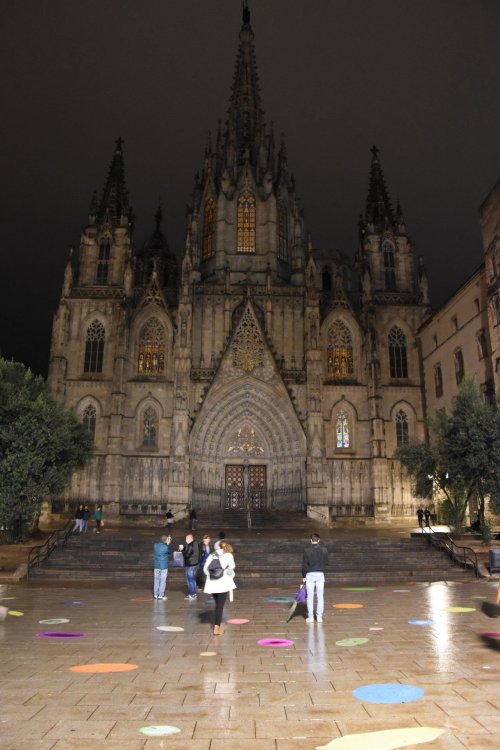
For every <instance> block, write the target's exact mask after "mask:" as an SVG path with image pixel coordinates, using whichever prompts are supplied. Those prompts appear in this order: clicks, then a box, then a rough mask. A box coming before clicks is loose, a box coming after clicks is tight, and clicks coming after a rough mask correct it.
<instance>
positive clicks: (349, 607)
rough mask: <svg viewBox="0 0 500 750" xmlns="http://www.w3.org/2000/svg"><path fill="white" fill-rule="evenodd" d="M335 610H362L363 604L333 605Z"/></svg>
mask: <svg viewBox="0 0 500 750" xmlns="http://www.w3.org/2000/svg"><path fill="white" fill-rule="evenodd" d="M332 606H333V608H334V609H362V607H363V605H362V604H348V603H347V604H333V605H332Z"/></svg>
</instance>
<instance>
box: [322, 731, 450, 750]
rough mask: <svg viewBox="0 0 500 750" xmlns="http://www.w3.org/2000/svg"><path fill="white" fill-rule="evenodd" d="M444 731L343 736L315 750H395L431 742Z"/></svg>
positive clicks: (363, 733) (367, 733)
mask: <svg viewBox="0 0 500 750" xmlns="http://www.w3.org/2000/svg"><path fill="white" fill-rule="evenodd" d="M445 731H446V730H445V729H438V728H437V727H405V728H404V729H382V730H380V731H378V732H362V733H359V734H357V733H356V734H345V735H344V736H343V737H337V738H336V739H334V740H332V741H331V742H329V743H328V745H320V746H319V747H317V748H316V750H395V748H399V747H408V745H411V746H412V747H413V746H414V745H415V746H416V745H417V744H420V743H422V742H432V741H433V740H435V739H437V737H439V736H440V735H442V734H444V732H445Z"/></svg>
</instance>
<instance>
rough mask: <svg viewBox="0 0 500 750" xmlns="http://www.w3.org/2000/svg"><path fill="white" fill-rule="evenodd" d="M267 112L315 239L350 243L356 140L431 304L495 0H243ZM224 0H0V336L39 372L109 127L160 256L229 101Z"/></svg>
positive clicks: (460, 189)
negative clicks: (386, 193)
mask: <svg viewBox="0 0 500 750" xmlns="http://www.w3.org/2000/svg"><path fill="white" fill-rule="evenodd" d="M249 5H250V10H251V21H252V27H253V29H254V32H255V37H256V39H255V42H256V51H257V62H258V68H259V73H260V80H261V90H262V99H263V105H264V110H265V115H266V119H267V121H271V120H272V121H274V124H275V131H276V134H277V136H278V135H279V133H280V132H281V131H284V132H285V133H286V136H287V145H288V159H289V166H290V169H291V170H292V172H293V173H294V175H295V178H296V183H297V188H298V191H299V194H300V196H301V199H302V203H303V206H304V210H305V219H306V224H307V228H308V230H309V231H310V232H311V233H312V237H313V242H314V244H315V246H317V247H320V248H322V249H330V248H331V249H334V248H335V249H339V250H341V251H342V252H344V253H346V254H347V255H349V256H351V257H352V256H353V255H354V253H355V250H356V244H357V218H358V215H359V213H360V212H361V211H363V210H364V204H365V199H366V194H367V186H368V171H369V165H370V158H371V154H370V148H371V146H372V144H374V143H375V144H377V146H378V147H379V149H380V158H381V162H382V166H383V169H384V173H385V177H386V180H387V183H388V187H389V190H390V193H391V196H392V199H393V202H394V203H395V202H396V200H397V199H398V198H399V200H400V201H401V204H402V208H403V212H404V215H405V219H406V223H407V229H408V231H409V233H410V235H411V237H412V239H413V241H414V243H415V246H416V252H417V254H418V255H422V256H423V258H424V262H425V264H426V266H427V269H428V274H429V281H430V289H431V299H432V303H433V305H434V306H437V305H439V304H440V303H442V302H443V301H444V299H445V298H446V297H447V296H448V295H449V294H451V293H452V292H453V291H454V289H456V288H457V287H458V286H459V285H460V284H461V283H462V282H463V281H465V279H466V278H467V276H468V275H470V274H471V273H472V272H473V271H474V270H475V269H476V267H477V266H478V265H479V264H480V263H481V261H482V247H481V239H480V233H479V224H478V218H477V209H478V207H479V205H480V204H481V202H482V201H483V199H484V198H485V196H486V194H487V193H488V191H489V190H490V189H491V187H492V186H493V184H494V183H495V182H496V180H497V178H498V177H499V176H500V137H499V132H500V131H499V126H500V96H499V92H500V45H499V44H498V34H499V31H500V2H498V0H418V1H416V0H308V1H307V2H305V1H304V0H250V3H249ZM240 25H241V2H240V0H182V2H179V1H176V2H172V1H171V0H140V2H139V0H23V2H18V0H3V2H2V3H1V8H0V82H1V88H0V90H1V91H2V99H1V102H2V104H1V107H2V112H3V114H2V117H1V124H2V139H1V141H0V153H1V162H0V163H1V170H0V184H1V188H0V212H1V216H2V222H1V228H2V232H1V246H2V250H1V252H2V264H1V275H0V320H1V326H0V346H1V349H2V353H3V355H4V356H7V357H14V358H16V359H19V360H21V361H24V362H25V363H27V364H29V365H31V366H32V367H33V368H34V369H35V370H36V371H38V372H42V373H44V372H45V370H46V366H47V358H48V350H49V341H50V330H51V322H52V315H53V313H54V311H55V309H56V307H57V303H58V300H59V294H60V289H61V284H62V278H63V271H64V265H65V261H66V258H67V254H68V248H69V247H70V245H75V246H77V245H78V241H79V236H80V231H81V227H82V226H83V225H84V224H85V222H86V218H87V213H88V207H89V203H90V198H91V195H92V191H93V189H94V188H97V189H98V190H99V191H101V189H102V187H103V184H104V180H105V177H106V174H107V170H108V165H109V162H110V159H111V155H112V152H113V147H114V141H115V139H116V138H117V137H118V136H119V135H121V136H123V138H124V139H125V145H124V153H125V166H126V175H127V185H128V189H129V193H130V197H131V201H132V204H133V206H134V209H135V212H136V214H137V225H136V233H135V239H136V242H137V243H138V244H142V242H143V241H144V239H145V238H146V237H147V235H148V234H150V233H151V231H152V230H153V227H154V218H153V215H154V213H155V211H156V208H157V205H158V200H159V197H161V200H162V204H163V211H164V216H165V220H164V230H165V233H166V234H167V237H168V239H169V243H170V246H171V248H173V249H175V250H176V251H177V252H178V253H180V251H181V248H182V242H183V237H184V228H185V221H184V215H185V205H186V203H189V201H190V196H191V191H192V187H193V176H194V173H195V172H196V171H197V170H198V169H199V168H200V166H201V160H202V154H203V149H204V145H205V141H206V133H207V131H208V130H212V132H215V130H216V127H217V121H218V119H219V118H221V119H224V118H225V115H226V110H227V105H228V101H229V93H230V88H231V80H232V73H233V67H234V62H235V56H236V49H237V42H238V32H239V29H240Z"/></svg>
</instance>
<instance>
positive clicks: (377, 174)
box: [365, 146, 394, 226]
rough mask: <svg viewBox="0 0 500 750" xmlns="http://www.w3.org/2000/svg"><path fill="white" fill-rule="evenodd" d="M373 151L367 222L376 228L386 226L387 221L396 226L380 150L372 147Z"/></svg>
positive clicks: (367, 200) (367, 201)
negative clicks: (380, 158) (379, 155)
mask: <svg viewBox="0 0 500 750" xmlns="http://www.w3.org/2000/svg"><path fill="white" fill-rule="evenodd" d="M371 151H372V163H371V167H370V184H369V188H368V197H367V199H366V215H365V220H366V223H367V224H374V225H375V226H384V225H385V223H386V221H387V222H389V223H390V224H394V215H393V211H392V205H391V199H390V197H389V191H388V190H387V187H386V184H385V179H384V174H383V172H382V166H381V164H380V160H379V157H378V148H377V147H376V146H372V150H371Z"/></svg>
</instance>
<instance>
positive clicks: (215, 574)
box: [207, 554, 224, 580]
mask: <svg viewBox="0 0 500 750" xmlns="http://www.w3.org/2000/svg"><path fill="white" fill-rule="evenodd" d="M207 570H208V576H209V578H210V579H212V580H213V579H217V578H222V576H223V575H224V568H223V567H222V565H221V564H220V559H219V555H217V554H213V555H212V559H211V560H210V562H209V564H208V568H207Z"/></svg>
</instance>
